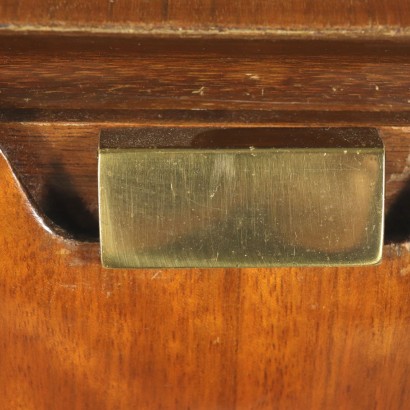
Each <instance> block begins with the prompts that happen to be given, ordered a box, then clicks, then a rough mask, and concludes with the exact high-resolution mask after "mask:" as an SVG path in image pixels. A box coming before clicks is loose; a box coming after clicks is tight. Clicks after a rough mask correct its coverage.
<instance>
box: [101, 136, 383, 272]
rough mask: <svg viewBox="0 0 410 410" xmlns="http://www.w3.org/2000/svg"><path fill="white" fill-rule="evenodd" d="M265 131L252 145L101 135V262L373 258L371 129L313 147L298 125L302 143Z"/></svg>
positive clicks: (376, 193)
mask: <svg viewBox="0 0 410 410" xmlns="http://www.w3.org/2000/svg"><path fill="white" fill-rule="evenodd" d="M322 131H323V130H322ZM322 131H320V132H322ZM218 132H220V133H221V134H223V130H222V131H220V130H219V131H218ZM230 132H231V133H232V131H230ZM249 132H251V131H249ZM253 132H254V133H255V134H256V135H257V134H258V131H257V130H254V131H253ZM264 132H265V133H266V135H267V137H266V138H264V139H263V143H259V144H258V145H259V146H252V145H249V146H248V147H247V148H245V147H238V148H209V147H208V148H184V147H182V148H133V147H130V148H127V149H115V148H113V147H105V148H104V143H103V141H102V142H101V147H102V148H101V149H100V155H99V195H100V231H101V253H102V262H103V264H104V266H107V267H124V268H125V267H247V266H249V267H260V266H300V265H327V266H329V265H364V264H373V263H377V262H378V261H379V260H380V258H381V250H382V237H383V234H382V233H383V189H384V149H383V145H382V143H381V141H380V139H379V138H378V136H377V134H375V133H374V132H372V133H370V134H369V135H370V137H371V138H369V140H366V138H367V137H368V135H367V134H366V133H365V132H364V133H363V138H362V139H361V140H360V141H356V142H354V143H352V138H350V139H349V135H347V137H346V138H345V139H344V142H343V139H342V140H339V139H338V140H337V142H335V143H334V144H333V146H332V145H331V144H329V141H328V140H327V142H326V143H323V144H321V145H322V146H323V147H321V146H317V145H318V144H317V141H318V140H317V139H316V144H314V143H313V142H314V141H315V139H314V138H313V139H312V146H314V147H312V148H309V147H304V146H305V145H306V139H303V138H302V137H303V135H301V137H300V141H299V145H301V146H303V148H301V147H298V144H297V141H296V142H295V141H292V143H289V144H286V143H283V138H282V140H281V141H282V143H281V144H275V143H274V140H269V138H268V136H269V132H268V131H266V130H265V131H264ZM283 132H284V133H286V132H290V131H283ZM299 132H300V131H299ZM309 132H311V131H309ZM276 133H277V131H276ZM318 133H319V131H318ZM359 134H360V133H359ZM330 135H331V134H330ZM356 136H357V135H356ZM202 145H204V144H202ZM232 145H235V144H232ZM267 145H270V146H271V148H268V147H267ZM278 145H279V146H280V148H274V147H275V146H278ZM286 145H289V146H286ZM191 146H192V144H191Z"/></svg>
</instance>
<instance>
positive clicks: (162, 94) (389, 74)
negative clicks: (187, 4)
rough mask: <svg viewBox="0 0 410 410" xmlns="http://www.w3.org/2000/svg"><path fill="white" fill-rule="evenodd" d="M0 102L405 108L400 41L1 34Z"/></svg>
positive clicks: (406, 61) (406, 56)
mask: <svg viewBox="0 0 410 410" xmlns="http://www.w3.org/2000/svg"><path fill="white" fill-rule="evenodd" d="M1 39H2V41H1V42H0V61H1V62H2V64H0V92H1V94H0V95H1V99H0V109H2V110H17V109H34V110H39V109H43V110H77V111H78V110H91V111H92V110H105V111H108V110H111V111H112V110H137V109H140V110H147V109H155V110H169V109H174V110H236V111H238V110H242V111H243V110H256V111H257V110H264V111H279V112H289V111H292V112H295V111H302V112H303V111H306V110H307V111H313V112H324V111H326V112H335V111H336V112H338V111H350V112H354V111H359V112H361V113H374V112H379V113H380V112H383V113H390V115H391V113H396V115H399V116H400V113H401V115H403V113H407V117H406V118H407V120H406V121H407V122H409V119H408V118H409V117H408V115H409V112H410V99H409V89H410V53H409V45H408V43H407V42H400V41H381V42H380V41H375V42H374V41H373V42H372V41H369V42H354V41H347V42H343V41H319V42H315V41H281V42H273V41H261V40H258V41H256V40H254V41H245V40H233V39H231V40H218V41H215V40H213V41H211V40H204V39H162V40H161V39H159V40H155V39H143V38H128V39H126V38H123V39H121V38H120V39H118V38H117V39H110V38H106V37H104V38H99V37H97V38H92V37H90V38H87V37H75V38H72V37H61V36H60V37H59V36H50V37H44V36H29V37H24V36H23V37H22V36H4V37H1Z"/></svg>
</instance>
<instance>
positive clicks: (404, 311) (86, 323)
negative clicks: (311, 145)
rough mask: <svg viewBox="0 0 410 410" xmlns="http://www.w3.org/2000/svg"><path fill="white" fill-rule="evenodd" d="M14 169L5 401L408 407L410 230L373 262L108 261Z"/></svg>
mask: <svg viewBox="0 0 410 410" xmlns="http://www.w3.org/2000/svg"><path fill="white" fill-rule="evenodd" d="M0 175H1V178H0V209H1V210H2V212H1V213H0V232H1V235H0V253H1V265H0V341H1V342H0V367H1V372H0V407H1V408H5V409H6V408H7V409H27V410H30V409H33V410H34V409H35V410H39V409H40V410H41V409H61V410H64V409H70V410H72V409H87V408H92V409H130V408H140V409H145V408H146V409H154V408H167V409H173V408H175V409H181V408H195V409H216V408H238V409H239V408H254V409H271V408H281V409H287V408H289V409H294V408H309V409H323V408H343V409H357V408H360V409H387V408H394V409H406V408H407V405H408V402H409V400H410V378H409V375H408V369H409V366H410V361H409V358H410V332H409V327H410V314H409V312H410V297H409V295H410V254H409V252H408V249H409V246H408V244H407V245H403V246H402V247H399V246H390V247H385V250H384V252H385V256H384V260H383V263H382V264H381V265H379V266H373V267H361V268H348V269H346V268H344V269H336V268H323V269H317V268H316V269H312V268H308V269H259V270H255V269H243V270H224V269H214V270H195V269H193V270H157V271H153V270H134V271H131V270H106V269H103V268H101V265H100V261H99V256H98V245H97V244H87V243H79V242H75V241H69V240H66V239H64V238H63V237H59V236H56V235H55V234H53V233H52V232H48V231H46V230H45V229H44V221H42V220H41V217H39V216H38V215H36V213H35V212H34V211H33V208H32V206H31V204H30V203H29V202H28V201H27V198H26V197H25V195H24V194H23V193H22V190H21V188H20V186H19V184H18V183H17V181H16V179H15V178H14V176H13V174H12V170H11V169H10V167H9V165H8V163H7V161H6V160H5V158H4V157H3V156H0Z"/></svg>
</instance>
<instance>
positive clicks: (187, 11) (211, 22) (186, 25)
mask: <svg viewBox="0 0 410 410" xmlns="http://www.w3.org/2000/svg"><path fill="white" fill-rule="evenodd" d="M0 19H1V20H0V21H1V22H2V23H3V24H2V28H3V29H7V28H13V29H16V28H18V27H20V28H21V29H24V30H33V29H50V28H52V29H54V30H61V31H64V30H69V31H75V30H89V31H91V30H92V29H94V31H111V32H134V33H135V32H145V33H147V32H149V31H151V32H155V33H156V34H158V33H165V34H177V35H181V34H187V33H191V34H192V31H194V33H193V34H194V35H195V33H196V35H198V34H201V35H206V34H216V35H219V36H220V35H223V34H226V33H227V34H230V35H235V34H239V35H242V36H243V35H244V34H247V35H253V36H258V35H259V36H267V35H275V36H277V35H287V36H289V35H292V34H293V35H295V34H304V35H315V36H323V35H329V34H330V35H334V34H336V35H345V36H346V35H361V36H364V35H366V34H367V35H373V36H382V35H386V36H391V35H401V34H408V28H409V25H410V6H409V4H408V2H406V1H401V0H368V1H359V0H356V1H350V2H346V1H321V0H313V1H307V0H236V1H231V0H217V1H215V0H150V1H147V0H110V1H104V2H102V1H98V0H88V1H86V2H84V1H81V0H72V1H64V0H3V1H2V2H1V5H0Z"/></svg>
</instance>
